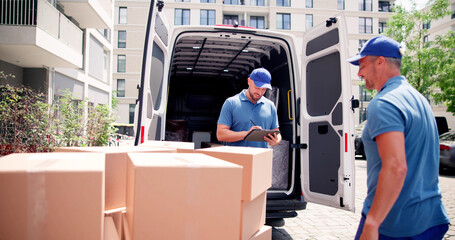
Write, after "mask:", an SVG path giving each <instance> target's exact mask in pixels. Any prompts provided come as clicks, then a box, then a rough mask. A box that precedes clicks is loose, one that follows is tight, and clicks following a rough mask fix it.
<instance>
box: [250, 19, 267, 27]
mask: <svg viewBox="0 0 455 240" xmlns="http://www.w3.org/2000/svg"><path fill="white" fill-rule="evenodd" d="M253 18H255V19H254V21H255V22H256V24H255V26H253V24H252V20H253ZM261 18H262V19H261ZM261 20H262V28H260V27H259V23H260V22H261ZM250 27H254V28H256V29H265V17H264V16H250Z"/></svg>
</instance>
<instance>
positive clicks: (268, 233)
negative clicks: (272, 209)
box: [250, 226, 272, 240]
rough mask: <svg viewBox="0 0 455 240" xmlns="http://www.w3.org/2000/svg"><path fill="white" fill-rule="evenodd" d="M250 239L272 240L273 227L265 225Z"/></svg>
mask: <svg viewBox="0 0 455 240" xmlns="http://www.w3.org/2000/svg"><path fill="white" fill-rule="evenodd" d="M250 240H272V227H270V226H263V227H262V228H261V229H260V230H259V231H258V232H256V233H255V234H254V235H253V237H251V238H250Z"/></svg>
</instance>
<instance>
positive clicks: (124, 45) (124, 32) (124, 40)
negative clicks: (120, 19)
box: [117, 30, 126, 48]
mask: <svg viewBox="0 0 455 240" xmlns="http://www.w3.org/2000/svg"><path fill="white" fill-rule="evenodd" d="M121 33H123V34H122V35H124V37H125V38H124V39H122V40H120V35H121ZM121 44H122V46H120V45H121ZM117 48H126V30H119V31H118V33H117Z"/></svg>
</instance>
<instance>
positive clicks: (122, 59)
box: [117, 54, 126, 73]
mask: <svg viewBox="0 0 455 240" xmlns="http://www.w3.org/2000/svg"><path fill="white" fill-rule="evenodd" d="M120 66H122V67H123V68H122V69H121V68H120ZM117 72H118V73H124V72H126V55H125V54H119V55H117Z"/></svg>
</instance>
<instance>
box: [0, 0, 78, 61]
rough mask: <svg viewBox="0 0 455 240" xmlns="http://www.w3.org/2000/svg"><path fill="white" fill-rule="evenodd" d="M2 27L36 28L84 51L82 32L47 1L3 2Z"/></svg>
mask: <svg viewBox="0 0 455 240" xmlns="http://www.w3.org/2000/svg"><path fill="white" fill-rule="evenodd" d="M0 25H17V26H36V27H38V28H40V29H41V30H43V31H45V32H46V33H48V34H49V35H51V36H52V37H54V38H56V39H58V40H59V41H60V42H62V43H64V44H65V45H67V46H68V47H70V48H71V49H73V50H75V51H76V52H81V51H82V31H81V30H80V29H79V28H78V27H77V26H76V25H74V23H72V22H71V21H70V20H69V19H68V18H67V17H66V16H65V15H63V14H62V13H61V12H59V11H58V10H57V9H56V8H55V7H54V6H52V5H51V4H50V3H49V2H47V1H46V0H20V1H17V0H1V1H0Z"/></svg>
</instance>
